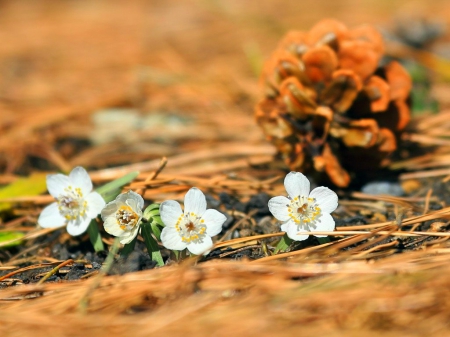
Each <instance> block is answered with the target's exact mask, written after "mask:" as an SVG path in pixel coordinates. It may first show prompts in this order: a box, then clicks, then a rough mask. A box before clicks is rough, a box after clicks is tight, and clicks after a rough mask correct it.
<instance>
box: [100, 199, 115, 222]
mask: <svg viewBox="0 0 450 337" xmlns="http://www.w3.org/2000/svg"><path fill="white" fill-rule="evenodd" d="M119 207H120V206H119V204H118V202H117V201H116V200H114V201H110V202H108V203H107V204H106V206H105V207H104V208H103V209H102V211H101V213H100V214H101V216H102V219H103V221H106V219H107V218H109V217H111V216H112V217H114V218H115V217H116V212H117V211H118V210H119Z"/></svg>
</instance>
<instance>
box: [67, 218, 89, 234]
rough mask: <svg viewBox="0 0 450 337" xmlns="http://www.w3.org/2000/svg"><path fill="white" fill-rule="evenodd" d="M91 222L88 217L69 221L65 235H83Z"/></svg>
mask: <svg viewBox="0 0 450 337" xmlns="http://www.w3.org/2000/svg"><path fill="white" fill-rule="evenodd" d="M91 220H92V219H91V218H89V217H84V218H80V219H77V220H75V221H69V223H68V224H67V233H69V234H70V235H72V236H77V235H80V234H83V233H84V232H86V230H87V228H88V226H89V223H90V222H91Z"/></svg>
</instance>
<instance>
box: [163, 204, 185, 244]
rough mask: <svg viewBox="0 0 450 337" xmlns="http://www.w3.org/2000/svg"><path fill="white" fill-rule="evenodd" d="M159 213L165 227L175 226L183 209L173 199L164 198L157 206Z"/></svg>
mask: <svg viewBox="0 0 450 337" xmlns="http://www.w3.org/2000/svg"><path fill="white" fill-rule="evenodd" d="M159 213H160V214H161V220H162V222H164V224H165V225H166V226H167V227H175V224H176V223H177V221H178V218H179V217H180V216H181V214H183V211H182V210H181V206H180V204H179V203H178V202H176V201H175V200H166V201H164V202H163V203H162V204H161V206H160V207H159ZM185 248H186V247H185Z"/></svg>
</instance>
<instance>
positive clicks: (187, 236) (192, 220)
mask: <svg viewBox="0 0 450 337" xmlns="http://www.w3.org/2000/svg"><path fill="white" fill-rule="evenodd" d="M175 228H176V229H177V231H178V234H180V236H181V240H182V241H183V242H185V243H191V242H193V243H200V242H202V241H203V238H204V237H205V236H206V225H205V224H204V220H202V219H201V217H200V216H198V215H197V214H195V213H193V212H191V213H187V214H182V215H180V217H179V218H178V221H177V223H176V225H175Z"/></svg>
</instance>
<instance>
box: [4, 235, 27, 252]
mask: <svg viewBox="0 0 450 337" xmlns="http://www.w3.org/2000/svg"><path fill="white" fill-rule="evenodd" d="M24 236H25V234H23V233H21V232H0V248H7V247H14V246H18V245H20V244H22V242H23V241H22V240H21V239H22V238H23V237H24Z"/></svg>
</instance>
